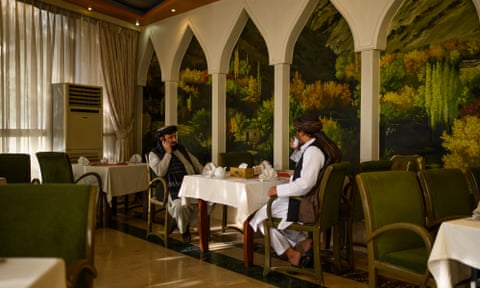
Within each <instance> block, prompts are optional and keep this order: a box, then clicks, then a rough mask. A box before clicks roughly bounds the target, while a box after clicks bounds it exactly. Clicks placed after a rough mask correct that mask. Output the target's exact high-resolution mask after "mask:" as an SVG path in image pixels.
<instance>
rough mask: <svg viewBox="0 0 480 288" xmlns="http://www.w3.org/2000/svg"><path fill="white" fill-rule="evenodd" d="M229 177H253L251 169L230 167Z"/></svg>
mask: <svg viewBox="0 0 480 288" xmlns="http://www.w3.org/2000/svg"><path fill="white" fill-rule="evenodd" d="M230 176H232V177H239V178H252V177H255V173H254V170H253V168H238V167H230Z"/></svg>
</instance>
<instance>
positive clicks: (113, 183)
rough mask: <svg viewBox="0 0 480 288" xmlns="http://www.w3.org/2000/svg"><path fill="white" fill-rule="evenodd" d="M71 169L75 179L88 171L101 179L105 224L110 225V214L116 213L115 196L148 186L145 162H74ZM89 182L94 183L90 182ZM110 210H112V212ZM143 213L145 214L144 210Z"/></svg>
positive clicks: (138, 190)
mask: <svg viewBox="0 0 480 288" xmlns="http://www.w3.org/2000/svg"><path fill="white" fill-rule="evenodd" d="M72 170H73V176H74V178H75V179H77V178H78V177H80V176H81V175H83V174H85V173H88V172H95V173H97V174H98V175H99V176H100V178H101V179H102V187H103V191H104V193H105V195H104V196H105V199H106V202H107V204H108V205H105V207H104V208H105V209H106V212H105V220H104V221H105V222H106V226H110V222H111V215H112V214H115V213H116V205H115V204H116V198H117V197H120V196H125V195H129V194H134V193H137V192H142V191H145V190H146V188H147V186H148V166H147V163H142V162H139V163H133V162H122V163H100V162H91V163H89V164H86V165H82V164H78V163H75V164H72ZM85 179H86V178H85ZM90 180H92V179H90ZM86 181H89V180H86ZM89 184H94V183H93V182H92V183H89ZM144 206H145V207H144V210H146V205H144ZM112 207H113V209H112ZM102 208H103V207H102ZM111 210H113V212H112V211H111ZM144 214H145V216H146V212H145V213H144Z"/></svg>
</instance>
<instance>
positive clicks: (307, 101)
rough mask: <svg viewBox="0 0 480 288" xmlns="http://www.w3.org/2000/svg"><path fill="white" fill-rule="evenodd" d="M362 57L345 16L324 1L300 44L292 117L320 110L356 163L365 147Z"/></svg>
mask: <svg viewBox="0 0 480 288" xmlns="http://www.w3.org/2000/svg"><path fill="white" fill-rule="evenodd" d="M359 58H360V57H359V54H358V53H355V52H354V47H353V37H352V34H351V32H350V29H349V27H348V25H347V23H346V21H345V19H344V18H343V17H342V15H341V14H340V13H339V12H338V11H337V9H336V8H335V7H334V6H333V5H332V4H331V3H330V1H327V0H321V1H319V3H318V4H317V6H316V8H315V10H314V11H313V13H312V15H311V17H310V19H309V21H308V22H307V24H306V25H305V27H304V29H303V30H302V32H301V34H300V36H299V38H298V41H297V43H296V45H295V49H294V54H293V63H292V65H291V73H290V75H291V82H290V121H289V123H292V121H293V119H294V118H296V117H298V116H300V115H302V114H305V113H308V114H315V115H319V116H320V117H321V121H322V123H323V127H324V131H325V133H326V134H327V135H328V136H329V137H330V138H332V140H334V141H335V143H337V145H338V146H339V147H340V148H341V149H342V154H343V158H344V159H345V160H348V161H350V162H351V163H358V162H359V150H360V149H359V145H360V142H359V139H360V122H359V117H360V107H359V97H360V59H359ZM290 135H294V131H293V127H292V126H290ZM290 167H294V166H293V163H290Z"/></svg>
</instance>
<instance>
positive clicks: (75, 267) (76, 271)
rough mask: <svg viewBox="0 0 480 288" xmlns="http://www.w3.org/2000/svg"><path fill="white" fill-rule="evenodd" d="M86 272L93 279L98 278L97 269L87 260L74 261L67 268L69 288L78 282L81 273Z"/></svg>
mask: <svg viewBox="0 0 480 288" xmlns="http://www.w3.org/2000/svg"><path fill="white" fill-rule="evenodd" d="M83 270H86V272H87V273H90V274H91V275H92V277H93V278H95V277H97V269H96V268H95V267H94V266H93V265H92V264H91V263H89V262H88V261H87V260H86V259H81V260H74V261H72V262H71V263H70V264H68V266H67V287H68V288H72V287H74V286H75V282H77V278H78V275H80V272H82V271H83Z"/></svg>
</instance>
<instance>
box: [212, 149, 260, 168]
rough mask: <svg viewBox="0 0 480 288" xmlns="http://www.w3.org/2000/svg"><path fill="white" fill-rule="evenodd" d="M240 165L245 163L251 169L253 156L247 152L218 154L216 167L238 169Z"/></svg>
mask: <svg viewBox="0 0 480 288" xmlns="http://www.w3.org/2000/svg"><path fill="white" fill-rule="evenodd" d="M241 163H247V164H248V167H253V155H252V153H250V152H248V151H236V152H224V153H220V159H219V163H218V166H222V167H227V170H230V167H238V165H240V164H241Z"/></svg>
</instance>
